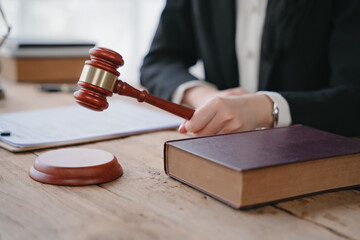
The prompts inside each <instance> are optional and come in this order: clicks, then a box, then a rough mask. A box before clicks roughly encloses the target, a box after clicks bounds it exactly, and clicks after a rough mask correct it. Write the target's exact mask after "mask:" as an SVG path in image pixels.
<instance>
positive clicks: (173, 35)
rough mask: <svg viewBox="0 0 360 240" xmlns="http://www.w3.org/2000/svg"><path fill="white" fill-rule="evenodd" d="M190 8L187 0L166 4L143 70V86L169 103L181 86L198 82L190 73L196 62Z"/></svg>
mask: <svg viewBox="0 0 360 240" xmlns="http://www.w3.org/2000/svg"><path fill="white" fill-rule="evenodd" d="M189 8H190V1H187V0H169V1H167V3H166V6H165V8H164V10H163V12H162V15H161V18H160V22H159V25H158V29H157V31H156V33H155V36H154V39H153V42H152V44H151V47H150V50H149V52H148V54H147V55H146V56H145V58H144V62H143V65H142V67H141V69H140V73H141V76H140V81H141V84H142V85H143V86H144V87H146V88H147V89H148V90H149V92H150V93H152V94H154V95H156V96H159V97H161V98H164V99H168V100H170V99H171V96H172V93H173V92H174V91H175V90H176V88H177V87H178V86H179V85H181V84H183V83H185V82H187V81H190V80H194V79H197V78H196V77H195V76H193V75H191V74H190V73H189V72H188V69H189V67H190V66H192V65H194V64H195V63H196V61H197V51H196V47H195V46H196V44H195V42H194V34H193V26H192V22H191V21H192V16H191V13H190V10H189Z"/></svg>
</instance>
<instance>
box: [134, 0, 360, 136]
mask: <svg viewBox="0 0 360 240" xmlns="http://www.w3.org/2000/svg"><path fill="white" fill-rule="evenodd" d="M280 2H281V3H285V4H279V3H280ZM294 2H298V3H294ZM294 4H296V6H294ZM279 9H280V10H279ZM266 14H267V15H266V19H265V23H264V30H263V38H262V47H261V60H260V72H259V90H268V91H276V92H279V93H280V94H282V96H283V97H284V98H285V99H286V100H287V101H288V103H289V106H290V112H291V117H292V123H293V124H297V123H300V124H304V125H308V126H313V127H316V128H320V129H324V130H328V131H331V132H334V133H339V134H342V135H348V136H356V135H357V136H360V59H359V58H360V1H358V0H346V1H343V0H308V1H305V0H303V1H288V2H286V1H279V0H269V2H268V7H267V13H266ZM235 19H236V17H235V0H221V1H219V0H193V1H190V0H168V2H167V4H166V6H165V8H164V11H163V13H162V15H161V18H160V23H159V26H158V29H157V31H156V34H155V37H154V40H153V42H152V45H151V48H150V51H149V53H148V54H147V56H146V57H145V59H144V62H143V66H142V67H141V83H142V85H143V86H144V87H146V88H147V89H148V90H149V91H150V92H151V93H153V94H155V95H157V96H160V97H162V98H165V99H170V98H171V95H172V93H173V92H174V91H175V89H176V88H177V87H178V86H179V85H180V84H183V83H185V82H187V81H190V80H194V79H196V78H195V77H194V76H192V75H191V74H190V73H189V72H188V68H189V67H190V66H192V65H194V64H195V63H196V62H197V61H198V60H202V61H203V63H204V70H205V80H206V81H208V82H211V83H213V84H215V85H217V86H218V88H219V89H227V88H231V87H236V86H238V84H239V76H238V65H237V59H236V53H235ZM240 85H241V79H240Z"/></svg>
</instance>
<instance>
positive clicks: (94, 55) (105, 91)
mask: <svg viewBox="0 0 360 240" xmlns="http://www.w3.org/2000/svg"><path fill="white" fill-rule="evenodd" d="M89 53H90V60H87V61H85V66H84V68H83V71H82V73H81V76H80V79H79V81H78V85H79V87H80V89H79V90H78V91H76V92H75V93H74V97H75V99H76V102H77V103H78V104H80V105H81V106H84V107H86V108H90V109H92V110H95V111H103V110H105V109H107V108H108V106H109V104H108V102H107V100H106V97H107V96H112V94H113V91H114V90H115V88H116V85H117V82H118V77H119V76H120V73H119V72H118V71H117V70H116V69H117V68H119V67H120V66H122V65H124V60H123V58H122V56H121V55H120V54H118V53H117V52H114V51H112V50H110V49H107V48H102V47H95V48H92V49H90V51H89Z"/></svg>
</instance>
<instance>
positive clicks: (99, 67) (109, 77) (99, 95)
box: [74, 47, 194, 120]
mask: <svg viewBox="0 0 360 240" xmlns="http://www.w3.org/2000/svg"><path fill="white" fill-rule="evenodd" d="M89 53H90V60H87V61H85V66H84V68H83V71H82V73H81V76H80V79H79V81H78V86H79V87H80V89H79V90H78V91H76V92H75V93H74V97H75V99H76V102H77V103H78V104H80V105H81V106H83V107H86V108H89V109H92V110H95V111H103V110H105V109H107V108H108V106H109V104H108V102H107V100H106V97H107V96H110V97H111V96H112V95H113V93H117V94H119V95H123V96H128V97H133V98H136V99H137V100H138V101H139V102H146V103H149V104H151V105H153V106H155V107H158V108H160V109H163V110H165V111H167V112H170V113H173V114H175V115H177V116H179V117H182V118H185V119H188V120H189V119H190V118H191V117H192V115H193V114H194V110H193V109H190V108H187V107H185V106H182V105H179V104H176V103H173V102H170V101H167V100H165V99H162V98H159V97H156V96H153V95H151V94H149V93H148V92H147V91H146V90H142V91H140V90H138V89H136V88H134V87H132V86H130V85H129V84H127V83H126V82H123V81H121V80H120V79H118V77H119V76H120V73H119V72H118V71H117V69H118V68H119V67H121V66H123V65H124V60H123V58H122V56H121V55H120V54H118V53H117V52H115V51H112V50H110V49H107V48H102V47H95V48H92V49H90V51H89Z"/></svg>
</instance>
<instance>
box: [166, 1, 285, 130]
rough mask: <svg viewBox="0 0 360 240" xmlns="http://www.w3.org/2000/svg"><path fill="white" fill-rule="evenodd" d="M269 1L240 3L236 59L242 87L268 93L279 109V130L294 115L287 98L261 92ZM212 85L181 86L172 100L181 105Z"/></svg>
mask: <svg viewBox="0 0 360 240" xmlns="http://www.w3.org/2000/svg"><path fill="white" fill-rule="evenodd" d="M266 7H267V0H237V1H236V56H237V59H238V69H239V76H240V83H241V87H242V88H244V89H245V90H246V91H247V92H248V93H259V94H266V95H267V96H268V97H269V98H271V100H272V101H273V102H274V103H276V104H277V106H278V108H279V115H278V125H277V126H278V127H283V126H289V125H290V124H291V115H290V108H289V104H288V103H287V101H286V100H285V98H284V97H283V96H282V95H281V94H279V93H277V92H270V91H258V92H257V90H258V85H259V64H260V52H261V38H262V33H263V26H264V20H265V15H266ZM202 84H208V83H206V82H204V81H198V80H194V81H190V82H187V83H184V84H182V85H180V86H179V87H178V88H177V89H176V91H175V92H174V94H173V98H172V100H173V101H174V102H176V103H180V102H181V100H182V98H183V95H184V92H185V91H186V90H187V89H189V88H192V87H194V86H199V85H202Z"/></svg>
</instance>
